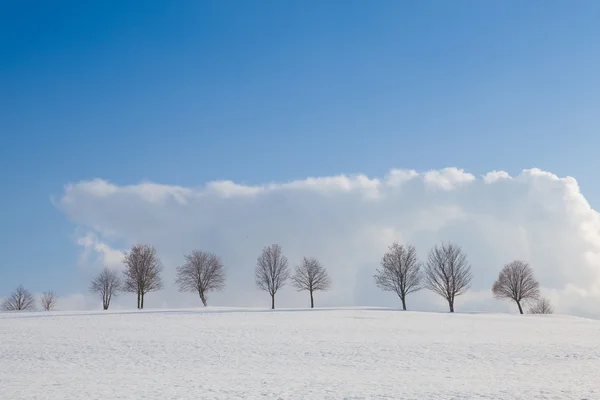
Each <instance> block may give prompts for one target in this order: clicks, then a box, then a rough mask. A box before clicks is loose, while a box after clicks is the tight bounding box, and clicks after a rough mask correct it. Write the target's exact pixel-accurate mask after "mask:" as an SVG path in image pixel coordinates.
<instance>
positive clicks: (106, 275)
mask: <svg viewBox="0 0 600 400" xmlns="http://www.w3.org/2000/svg"><path fill="white" fill-rule="evenodd" d="M122 287H123V282H122V281H121V278H120V277H119V274H118V273H117V271H115V270H114V269H109V268H106V267H104V269H103V270H102V272H100V274H99V275H98V276H97V277H96V278H94V280H93V281H92V284H91V285H90V291H91V292H92V293H96V294H97V295H99V296H100V297H102V308H103V309H104V310H108V307H109V306H110V301H111V299H112V297H113V296H116V295H117V294H118V293H119V291H120V290H121V289H122Z"/></svg>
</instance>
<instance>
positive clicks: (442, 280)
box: [425, 243, 472, 312]
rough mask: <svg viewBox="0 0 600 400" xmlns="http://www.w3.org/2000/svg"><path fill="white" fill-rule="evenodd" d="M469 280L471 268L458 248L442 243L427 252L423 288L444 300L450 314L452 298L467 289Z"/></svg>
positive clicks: (452, 305) (452, 310) (452, 304)
mask: <svg viewBox="0 0 600 400" xmlns="http://www.w3.org/2000/svg"><path fill="white" fill-rule="evenodd" d="M471 279H472V275H471V266H470V265H469V263H468V262H467V255H466V254H465V253H464V252H463V251H462V249H461V248H460V246H458V245H456V244H453V243H448V244H444V243H442V244H441V246H437V245H436V246H434V247H433V248H432V249H431V250H430V251H429V257H428V259H427V267H426V269H425V287H426V288H427V289H429V290H431V291H433V292H435V293H437V294H439V295H440V296H442V297H443V298H445V299H446V301H447V302H448V306H449V307H450V312H454V298H455V297H456V296H460V295H461V294H463V293H465V292H466V291H467V290H468V289H469V287H470V285H471Z"/></svg>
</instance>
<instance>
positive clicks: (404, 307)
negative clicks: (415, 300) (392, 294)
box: [402, 296, 406, 311]
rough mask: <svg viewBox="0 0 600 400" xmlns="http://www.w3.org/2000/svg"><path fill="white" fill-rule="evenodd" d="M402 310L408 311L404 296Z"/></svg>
mask: <svg viewBox="0 0 600 400" xmlns="http://www.w3.org/2000/svg"><path fill="white" fill-rule="evenodd" d="M402 309H403V310H404V311H406V296H402Z"/></svg>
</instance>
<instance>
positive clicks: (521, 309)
mask: <svg viewBox="0 0 600 400" xmlns="http://www.w3.org/2000/svg"><path fill="white" fill-rule="evenodd" d="M516 302H517V306H519V312H520V313H521V314H523V308H521V302H520V301H519V300H516Z"/></svg>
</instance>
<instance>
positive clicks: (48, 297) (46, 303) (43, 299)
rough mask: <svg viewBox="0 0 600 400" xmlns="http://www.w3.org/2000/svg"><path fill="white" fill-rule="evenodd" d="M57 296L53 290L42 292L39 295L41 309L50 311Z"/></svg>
mask: <svg viewBox="0 0 600 400" xmlns="http://www.w3.org/2000/svg"><path fill="white" fill-rule="evenodd" d="M57 299H58V296H57V295H56V293H54V292H53V291H50V292H44V293H42V295H41V296H40V303H41V304H42V310H44V311H52V310H54V307H55V306H56V300H57Z"/></svg>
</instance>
